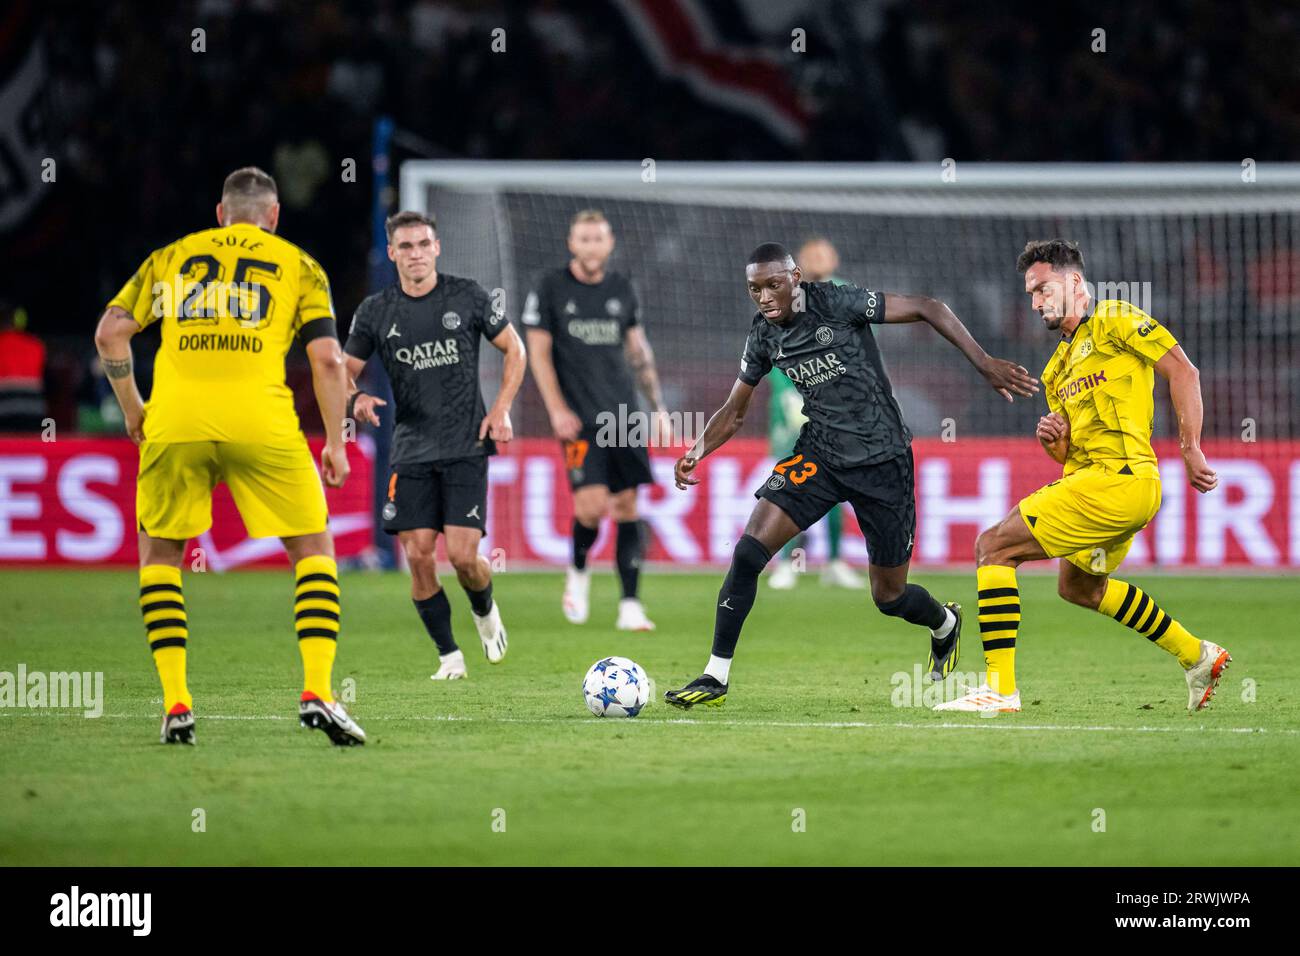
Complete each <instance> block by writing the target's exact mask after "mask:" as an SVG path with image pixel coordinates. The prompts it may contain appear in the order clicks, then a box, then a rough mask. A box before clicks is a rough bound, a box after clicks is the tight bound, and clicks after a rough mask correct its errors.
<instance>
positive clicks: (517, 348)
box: [343, 212, 527, 680]
mask: <svg viewBox="0 0 1300 956" xmlns="http://www.w3.org/2000/svg"><path fill="white" fill-rule="evenodd" d="M385 228H386V229H387V232H388V258H389V259H391V260H392V261H393V264H394V265H396V266H397V276H398V283H397V285H395V286H392V287H390V288H388V289H385V290H384V291H382V292H378V293H376V294H375V295H372V296H370V297H369V298H367V299H366V300H365V301H363V302H362V303H361V305H360V306H358V308H357V311H356V315H355V316H354V317H353V319H352V328H351V331H350V332H349V334H348V341H347V344H346V345H345V346H344V347H343V350H344V351H345V352H346V353H347V365H348V374H349V375H350V376H351V377H352V379H353V383H354V384H353V388H354V389H355V388H356V385H355V380H356V377H357V376H358V375H359V374H360V373H361V370H362V369H363V368H364V367H365V364H366V361H367V360H368V359H369V358H370V357H371V356H372V355H375V354H378V355H379V358H380V361H382V362H383V363H384V369H385V370H386V371H387V372H388V377H389V379H390V380H391V381H392V383H393V401H394V405H395V414H396V417H397V421H396V426H395V427H394V429H393V451H392V455H391V463H390V467H391V474H390V475H389V476H388V495H387V501H386V502H385V504H384V510H383V519H384V530H385V531H387V532H388V533H389V534H396V535H397V537H398V540H399V541H401V543H402V549H403V550H404V551H405V552H406V559H407V562H408V563H409V564H410V567H411V598H412V600H414V601H415V609H416V611H418V612H419V615H420V620H422V621H423V622H424V626H425V629H426V630H427V631H428V632H429V636H430V637H431V638H433V641H434V643H435V644H436V645H437V647H438V657H439V661H440V664H439V667H438V672H437V673H436V674H434V675H433V679H434V680H455V679H458V678H461V677H464V676H465V673H466V671H465V657H464V655H463V654H462V653H461V651H460V648H459V647H457V645H456V640H455V638H454V637H453V636H452V628H451V604H450V602H449V601H448V600H447V594H446V592H445V591H444V590H443V588H442V585H441V584H440V583H439V581H438V574H437V566H436V562H435V560H434V546H435V544H436V543H437V539H438V535H439V534H442V535H443V537H444V538H445V541H446V547H447V557H448V558H449V559H450V560H451V563H452V566H453V567H454V568H455V569H456V577H457V579H458V580H459V581H460V585H461V587H463V588H464V589H465V593H466V594H467V595H469V603H470V607H471V610H472V611H473V618H474V625H475V627H476V628H477V629H478V635H479V640H480V641H481V642H482V644H483V653H484V654H485V655H486V656H487V659H488V661H489V662H490V663H493V664H496V663H499V662H500V661H501V659H502V658H504V657H505V655H506V629H505V627H504V625H502V623H501V611H500V609H499V608H498V607H497V605H496V602H495V601H493V599H492V568H491V565H489V564H488V562H487V561H486V560H485V559H484V558H483V557H482V556H481V555H480V554H479V553H478V547H479V542H480V541H482V539H483V529H484V521H485V519H486V517H487V490H488V474H487V456H488V455H492V454H495V453H496V442H498V441H509V440H510V439H511V437H512V434H513V433H512V428H511V424H510V404H511V402H513V401H514V398H515V394H516V393H517V392H518V391H519V385H520V383H522V382H523V379H524V368H525V366H526V364H527V359H526V358H525V355H524V343H523V340H522V339H520V337H519V333H518V332H516V331H515V330H514V328H513V326H511V324H510V322H509V320H508V319H507V318H506V316H505V312H504V311H503V310H502V309H500V308H497V307H494V305H493V302H492V299H491V297H490V296H489V295H488V294H487V292H485V291H484V290H483V288H482V287H481V286H480V285H479V284H478V283H477V282H475V281H473V280H472V279H461V278H457V277H456V276H450V275H439V274H438V271H437V260H438V254H439V252H440V246H439V243H438V236H437V227H436V225H435V223H434V220H433V218H432V217H431V216H425V215H423V214H421V213H417V212H399V213H397V214H395V215H393V216H390V217H389V218H388V221H387V222H386V223H385ZM480 338H483V339H487V340H488V341H489V342H491V343H492V345H493V346H495V347H496V348H497V349H499V350H500V351H501V352H503V353H504V354H505V366H504V368H503V370H502V374H501V390H500V391H499V392H498V393H497V399H496V402H494V403H493V405H492V408H491V409H490V410H489V409H485V407H484V403H483V393H482V392H481V391H480V390H479V381H478V356H479V342H480ZM385 404H387V403H386V402H384V401H383V400H382V399H379V398H376V397H374V396H372V395H367V394H366V393H365V392H361V391H354V393H353V394H352V396H351V398H350V399H349V407H350V409H351V416H352V417H353V418H354V419H356V420H359V421H367V422H370V423H371V424H372V425H378V424H379V415H378V412H377V408H378V407H379V406H382V405H385Z"/></svg>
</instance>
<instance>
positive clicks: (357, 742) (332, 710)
mask: <svg viewBox="0 0 1300 956" xmlns="http://www.w3.org/2000/svg"><path fill="white" fill-rule="evenodd" d="M298 722H299V723H300V724H302V726H304V727H311V728H313V729H314V730H323V731H324V732H325V734H326V736H328V737H329V739H330V743H332V744H334V746H336V747H359V746H361V745H362V744H364V743H365V742H366V732H365V731H364V730H362V729H361V725H360V724H358V723H357V722H356V721H355V720H353V719H352V718H351V717H349V716H348V712H347V711H346V710H344V709H343V705H342V704H340V703H339V702H338V701H336V700H335V701H330V702H329V703H326V702H325V701H323V700H321V699H320V698H319V697H317V696H316V695H315V694H313V693H311V692H309V691H305V692H304V693H303V695H302V699H301V700H300V701H299V702H298Z"/></svg>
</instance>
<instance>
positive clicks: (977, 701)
mask: <svg viewBox="0 0 1300 956" xmlns="http://www.w3.org/2000/svg"><path fill="white" fill-rule="evenodd" d="M933 709H934V710H959V711H964V712H966V713H971V714H1014V713H1017V712H1019V710H1020V689H1019V688H1016V692H1015V693H1014V694H1011V695H1005V694H999V693H998V692H997V691H995V690H993V689H992V688H991V687H989V685H988V684H981V685H980V686H979V687H977V688H975V690H973V691H971V692H970V693H968V694H965V695H964V696H962V697H958V698H957V699H956V700H948V701H944V702H943V703H942V704H935V705H934V708H933Z"/></svg>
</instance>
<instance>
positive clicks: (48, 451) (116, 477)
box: [0, 438, 371, 571]
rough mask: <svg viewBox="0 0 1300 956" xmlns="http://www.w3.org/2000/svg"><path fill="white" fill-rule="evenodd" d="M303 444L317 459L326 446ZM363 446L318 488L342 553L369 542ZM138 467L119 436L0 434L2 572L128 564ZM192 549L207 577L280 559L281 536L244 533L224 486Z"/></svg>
mask: <svg viewBox="0 0 1300 956" xmlns="http://www.w3.org/2000/svg"><path fill="white" fill-rule="evenodd" d="M308 443H309V444H310V445H311V449H312V454H313V455H315V456H317V460H318V461H319V456H320V449H321V445H322V444H323V442H321V441H319V440H316V439H311V440H309V442H308ZM370 448H371V443H370V440H369V439H368V438H366V439H365V440H364V441H363V442H358V443H357V444H356V445H351V446H349V457H350V459H351V462H352V476H351V478H349V479H348V483H347V485H345V486H344V487H343V488H338V489H335V488H326V489H325V499H326V501H327V502H328V504H329V509H330V528H331V529H332V530H333V531H334V537H335V548H336V549H337V551H338V553H339V555H341V556H347V555H351V554H356V553H357V552H359V551H360V550H361V549H362V548H364V547H365V546H366V545H367V544H368V543H369V541H370V529H371V521H370V511H371V467H370V462H369V454H368V452H369V449H370ZM138 466H139V452H138V450H137V449H136V447H135V445H133V444H132V443H131V442H130V441H129V440H127V439H126V438H120V439H118V438H60V439H58V440H57V441H51V442H44V441H41V440H39V439H35V438H0V566H3V565H4V564H64V565H68V564H72V565H104V564H107V565H128V566H134V565H135V564H136V562H137V550H136V527H135V476H136V471H137V469H138ZM318 467H319V466H318ZM191 545H192V547H201V548H202V549H203V560H204V561H205V562H206V566H207V569H208V570H213V571H223V570H226V569H227V568H232V567H237V566H240V565H245V564H254V563H262V562H266V561H268V559H269V560H274V561H276V562H285V561H287V559H286V558H284V552H283V549H282V548H281V547H280V542H279V539H277V538H250V537H248V534H247V532H246V531H245V530H244V523H243V522H242V521H241V520H240V518H239V512H238V511H237V510H236V509H235V503H234V501H233V499H231V497H230V493H229V492H228V491H227V490H226V488H225V486H224V485H222V486H218V487H217V489H216V491H215V492H214V493H213V496H212V530H211V531H209V532H207V533H206V534H204V535H203V536H202V537H200V538H197V539H195V540H194V541H193V542H191ZM191 550H192V548H191Z"/></svg>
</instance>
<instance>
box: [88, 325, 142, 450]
mask: <svg viewBox="0 0 1300 956" xmlns="http://www.w3.org/2000/svg"><path fill="white" fill-rule="evenodd" d="M139 331H140V326H139V325H138V324H137V323H136V321H135V319H133V318H132V317H131V315H130V313H128V312H127V311H126V309H123V308H121V307H120V306H116V305H110V306H109V307H108V308H107V309H105V310H104V314H103V315H102V316H100V319H99V325H98V326H97V327H96V328H95V350H96V351H97V352H99V361H100V364H101V365H103V366H104V374H105V375H107V376H108V384H109V385H111V386H113V394H114V395H116V396H117V404H118V405H120V406H121V407H122V417H123V418H124V419H125V421H126V433H127V434H128V435H130V436H131V440H132V441H133V442H135V443H136V444H137V445H138V444H140V442H142V441H144V399H142V398H141V397H140V389H139V388H138V387H137V386H136V384H135V370H134V368H133V367H132V362H131V337H132V336H133V335H135V334H136V333H137V332H139Z"/></svg>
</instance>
